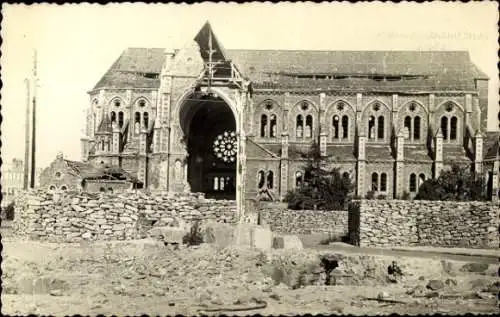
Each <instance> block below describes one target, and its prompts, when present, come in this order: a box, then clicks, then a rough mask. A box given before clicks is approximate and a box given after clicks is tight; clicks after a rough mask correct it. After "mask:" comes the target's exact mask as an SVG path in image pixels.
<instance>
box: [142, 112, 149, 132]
mask: <svg viewBox="0 0 500 317" xmlns="http://www.w3.org/2000/svg"><path fill="white" fill-rule="evenodd" d="M142 118H143V120H144V128H145V129H148V125H149V113H147V112H144V113H143V117H142Z"/></svg>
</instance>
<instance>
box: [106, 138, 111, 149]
mask: <svg viewBox="0 0 500 317" xmlns="http://www.w3.org/2000/svg"><path fill="white" fill-rule="evenodd" d="M106 148H107V149H108V152H109V151H111V142H110V141H109V140H108V141H106Z"/></svg>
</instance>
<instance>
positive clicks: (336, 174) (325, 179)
mask: <svg viewBox="0 0 500 317" xmlns="http://www.w3.org/2000/svg"><path fill="white" fill-rule="evenodd" d="M302 157H303V158H305V159H306V161H307V163H306V164H305V166H304V179H303V182H302V184H301V186H299V187H298V188H296V189H293V190H290V191H288V192H287V194H286V196H285V201H286V202H287V203H288V208H290V209H295V210H300V209H320V210H339V209H345V207H346V206H347V204H348V203H349V201H350V200H351V193H352V191H353V189H354V184H353V182H352V180H351V179H350V177H348V176H347V175H346V176H344V175H342V174H341V173H340V170H339V169H338V168H333V169H328V168H327V165H328V164H329V163H328V161H327V159H328V158H327V157H324V156H322V155H321V153H320V148H319V144H318V143H317V142H313V144H312V146H311V148H310V150H309V151H308V152H306V153H302Z"/></svg>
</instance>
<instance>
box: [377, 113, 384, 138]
mask: <svg viewBox="0 0 500 317" xmlns="http://www.w3.org/2000/svg"><path fill="white" fill-rule="evenodd" d="M377 128H378V129H377V138H378V139H383V138H384V117H383V116H380V117H378V127H377Z"/></svg>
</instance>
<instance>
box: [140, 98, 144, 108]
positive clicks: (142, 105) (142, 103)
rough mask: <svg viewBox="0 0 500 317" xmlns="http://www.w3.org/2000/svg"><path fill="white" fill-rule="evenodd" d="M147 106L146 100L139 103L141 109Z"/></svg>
mask: <svg viewBox="0 0 500 317" xmlns="http://www.w3.org/2000/svg"><path fill="white" fill-rule="evenodd" d="M145 106H146V102H145V101H144V100H140V101H139V107H141V108H144V107H145Z"/></svg>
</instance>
